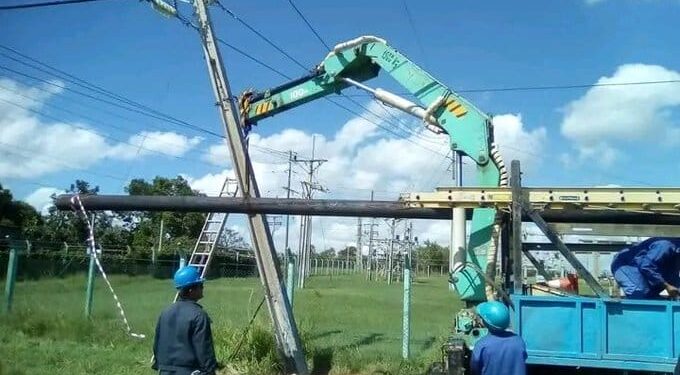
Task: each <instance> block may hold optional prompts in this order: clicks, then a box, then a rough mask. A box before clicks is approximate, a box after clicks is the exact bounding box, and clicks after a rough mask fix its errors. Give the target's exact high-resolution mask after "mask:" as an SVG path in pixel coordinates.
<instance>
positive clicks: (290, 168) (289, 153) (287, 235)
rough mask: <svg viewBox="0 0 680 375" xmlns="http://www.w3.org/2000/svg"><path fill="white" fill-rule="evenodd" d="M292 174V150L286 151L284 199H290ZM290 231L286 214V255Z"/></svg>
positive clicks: (288, 217)
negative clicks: (286, 164) (286, 183)
mask: <svg viewBox="0 0 680 375" xmlns="http://www.w3.org/2000/svg"><path fill="white" fill-rule="evenodd" d="M292 174H293V151H288V185H287V186H286V199H290V191H291V190H290V178H291V175H292ZM289 233H290V215H286V240H285V245H284V246H285V250H286V256H288V250H289V246H288V238H289Z"/></svg>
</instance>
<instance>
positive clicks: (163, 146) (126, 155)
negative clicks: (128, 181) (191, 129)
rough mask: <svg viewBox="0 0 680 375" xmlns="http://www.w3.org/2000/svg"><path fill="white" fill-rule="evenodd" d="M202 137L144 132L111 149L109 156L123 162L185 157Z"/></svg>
mask: <svg viewBox="0 0 680 375" xmlns="http://www.w3.org/2000/svg"><path fill="white" fill-rule="evenodd" d="M201 140H202V139H201V137H187V136H185V135H182V134H178V133H175V132H159V131H154V132H150V131H142V132H140V133H138V134H135V135H133V136H131V137H130V138H129V139H128V141H127V143H119V144H117V145H116V146H114V147H112V148H110V149H109V151H108V153H107V155H108V156H109V157H112V158H116V159H122V160H132V159H136V158H139V157H141V156H144V155H149V154H156V155H158V154H163V155H167V156H183V155H184V154H186V153H187V152H189V150H191V149H193V148H194V147H196V146H197V145H198V144H199V143H201Z"/></svg>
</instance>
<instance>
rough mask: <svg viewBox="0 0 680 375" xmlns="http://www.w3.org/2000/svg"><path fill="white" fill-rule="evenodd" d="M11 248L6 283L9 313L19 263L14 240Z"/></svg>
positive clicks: (6, 310) (7, 311)
mask: <svg viewBox="0 0 680 375" xmlns="http://www.w3.org/2000/svg"><path fill="white" fill-rule="evenodd" d="M11 244H12V245H11V248H10V249H9V260H8V261H7V281H6V283H5V302H6V303H5V312H6V313H9V312H10V311H11V310H12V300H13V299H14V284H15V282H16V279H17V265H18V263H19V259H18V257H17V249H16V245H15V243H14V241H12V242H11Z"/></svg>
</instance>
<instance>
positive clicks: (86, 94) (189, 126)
mask: <svg viewBox="0 0 680 375" xmlns="http://www.w3.org/2000/svg"><path fill="white" fill-rule="evenodd" d="M0 69H2V70H5V71H8V72H12V73H14V74H16V75H19V76H22V77H26V78H29V79H33V80H36V81H38V82H42V83H45V84H47V85H50V86H53V87H57V88H60V89H62V90H66V91H69V92H72V93H74V94H78V95H81V96H84V97H87V98H90V99H92V100H96V101H99V102H102V103H105V104H109V105H111V106H114V107H117V108H120V109H124V110H126V111H130V112H134V113H138V114H140V115H144V116H147V117H151V118H155V119H157V120H161V121H165V122H171V123H174V124H176V125H178V126H183V127H188V128H190V129H193V130H196V131H200V132H203V133H206V134H211V135H214V136H217V137H220V138H224V136H222V135H220V134H218V133H215V132H213V131H211V130H208V129H204V128H201V127H198V126H196V125H192V124H189V123H187V122H185V121H181V120H178V121H174V120H172V121H171V120H169V119H168V118H167V117H165V116H158V115H155V114H153V113H149V112H147V111H144V110H140V109H137V108H131V107H128V106H126V105H122V104H119V103H117V102H115V101H111V100H107V99H103V98H100V97H98V96H94V95H90V94H88V93H86V92H83V91H79V90H75V89H72V88H70V87H67V86H64V85H60V84H58V83H56V82H52V81H48V80H46V79H42V78H39V77H36V76H33V75H30V74H27V73H22V72H19V71H17V70H14V69H11V68H8V67H6V66H0Z"/></svg>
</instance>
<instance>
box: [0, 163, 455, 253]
mask: <svg viewBox="0 0 680 375" xmlns="http://www.w3.org/2000/svg"><path fill="white" fill-rule="evenodd" d="M64 193H65V194H80V195H92V194H98V193H99V187H98V186H93V185H92V184H90V183H89V182H87V181H84V180H76V181H75V182H74V183H73V184H71V185H70V186H69V187H68V188H66V189H64ZM125 193H126V194H128V195H161V196H200V195H202V194H201V193H199V192H198V191H196V190H193V189H192V188H191V186H189V183H188V181H187V180H185V179H184V178H182V177H181V176H177V177H175V178H167V177H161V176H157V177H156V178H154V179H153V180H151V181H147V180H144V179H133V180H131V181H130V183H129V184H128V185H127V186H126V187H125ZM161 221H163V233H162V234H161V232H160V226H161V225H160V224H161ZM204 221H205V214H203V213H195V212H188V213H187V212H141V211H133V212H110V211H99V212H97V213H96V215H95V226H94V229H95V238H96V239H97V244H98V246H100V247H101V248H104V249H106V248H115V249H126V248H129V249H130V250H131V252H130V254H128V255H129V256H131V257H135V258H146V257H150V256H151V253H152V249H154V248H158V243H159V239H160V236H161V235H162V236H163V241H162V242H163V246H162V251H161V252H160V253H159V254H157V255H160V256H162V255H163V254H166V255H170V254H177V253H179V254H183V253H186V252H187V251H190V250H191V249H192V248H193V246H194V243H195V241H196V239H197V238H198V236H199V234H200V232H201V229H202V227H203V223H204ZM8 235H11V236H12V237H13V238H14V239H25V240H29V241H31V242H32V243H36V244H43V246H42V247H43V250H47V249H49V247H50V244H51V246H52V247H55V249H56V248H58V247H59V246H61V244H63V243H67V244H70V245H73V244H83V245H84V244H85V240H86V239H87V237H88V229H87V224H86V223H85V221H84V219H83V218H82V216H81V215H74V214H73V212H67V211H59V210H57V209H56V208H55V207H51V208H50V209H49V211H48V212H47V213H46V214H44V215H43V214H41V213H40V212H38V211H37V210H36V209H35V208H34V207H33V206H31V205H29V204H28V203H26V202H23V201H21V200H17V199H15V198H14V197H13V195H12V192H11V191H10V190H8V189H4V188H3V187H2V184H0V239H2V238H5V237H6V236H8ZM2 246H3V245H0V247H2ZM4 246H5V247H6V246H7V245H6V244H5V245H4ZM231 249H239V250H249V245H248V244H247V243H246V242H245V241H244V239H243V237H242V236H241V235H240V234H239V233H238V232H236V231H233V230H231V229H228V228H225V229H224V234H223V236H222V238H221V239H220V243H218V250H217V251H218V253H219V252H220V251H222V252H224V251H227V250H231ZM38 250H40V249H38ZM313 252H314V253H315V254H317V256H319V257H320V258H324V259H340V260H344V259H346V258H347V257H349V258H350V259H352V260H354V258H355V254H356V247H354V246H347V247H345V248H344V249H341V250H337V251H336V250H335V249H333V248H328V249H324V250H318V249H313ZM448 254H449V251H448V248H447V247H444V246H441V245H439V244H438V243H436V242H432V241H424V242H423V243H422V244H420V245H419V246H417V247H416V248H415V249H414V259H413V260H414V261H417V263H418V264H419V265H421V266H428V265H434V266H439V265H444V264H447V262H448Z"/></svg>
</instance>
